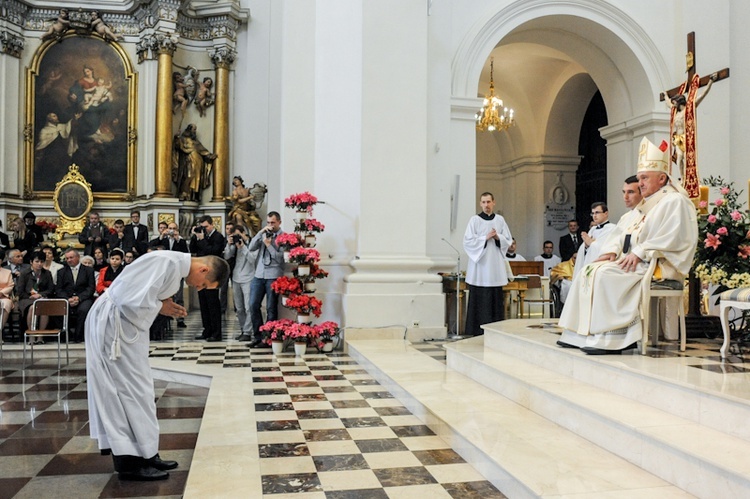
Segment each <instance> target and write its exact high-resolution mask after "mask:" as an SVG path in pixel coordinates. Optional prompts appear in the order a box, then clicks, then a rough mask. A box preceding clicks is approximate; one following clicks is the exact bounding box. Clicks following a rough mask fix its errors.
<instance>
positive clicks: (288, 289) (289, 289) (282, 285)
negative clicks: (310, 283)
mask: <svg viewBox="0 0 750 499" xmlns="http://www.w3.org/2000/svg"><path fill="white" fill-rule="evenodd" d="M271 289H272V290H273V292H274V293H276V294H277V295H285V296H289V295H292V294H299V293H301V292H302V286H300V283H299V279H294V278H292V277H287V276H281V277H279V278H278V279H276V280H275V281H273V282H272V283H271Z"/></svg>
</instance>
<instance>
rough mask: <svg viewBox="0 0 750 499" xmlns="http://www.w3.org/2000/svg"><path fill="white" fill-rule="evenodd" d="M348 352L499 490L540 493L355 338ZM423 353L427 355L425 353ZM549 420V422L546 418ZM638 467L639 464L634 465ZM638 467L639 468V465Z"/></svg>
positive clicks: (514, 493)
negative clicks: (466, 448) (375, 361)
mask: <svg viewBox="0 0 750 499" xmlns="http://www.w3.org/2000/svg"><path fill="white" fill-rule="evenodd" d="M348 348H349V355H350V356H351V357H352V358H353V359H355V360H356V361H357V362H358V363H359V364H360V365H361V366H362V367H363V368H364V369H365V370H367V371H368V373H369V374H370V375H371V376H373V377H374V378H375V379H376V380H377V381H378V382H379V383H381V384H382V385H384V387H385V388H387V389H388V390H389V391H390V392H391V393H392V394H393V395H394V396H395V397H396V398H397V399H399V401H400V402H401V403H403V404H404V405H405V406H406V407H407V408H408V409H409V410H410V411H411V412H412V414H414V415H415V416H417V417H418V418H419V419H421V420H422V421H423V422H424V423H425V424H426V425H427V426H428V427H430V428H431V429H432V430H433V431H435V433H436V434H437V435H438V436H440V437H441V438H443V439H444V440H446V443H448V444H450V445H451V447H452V448H453V450H455V451H456V452H457V453H459V454H460V455H461V456H462V457H463V458H464V459H465V460H466V461H467V462H468V463H470V464H471V465H472V466H474V468H476V469H477V470H478V471H479V472H480V473H481V474H482V475H483V476H485V478H487V479H488V480H489V481H490V482H492V483H493V484H494V485H495V486H496V487H498V489H500V490H502V491H503V493H505V494H507V495H508V497H514V498H515V497H540V495H539V494H538V493H537V492H535V491H534V490H533V489H532V488H531V486H530V485H528V484H526V483H524V482H523V481H522V480H521V479H519V478H517V477H516V476H514V475H513V474H512V473H511V472H510V471H508V470H507V469H506V468H505V467H504V466H503V465H502V464H501V461H502V458H503V457H504V456H503V455H500V456H496V455H495V454H493V453H492V451H491V450H485V448H484V447H485V446H484V445H483V444H482V443H481V442H475V441H474V439H472V438H471V437H470V436H464V435H463V434H462V433H461V432H460V430H458V429H456V428H455V427H454V425H453V424H451V423H450V422H449V421H448V420H447V419H446V418H444V417H442V416H441V414H440V413H439V412H438V411H435V410H433V409H432V408H430V406H429V404H428V403H425V402H422V401H421V400H419V398H418V396H416V395H412V394H411V393H410V392H409V390H408V388H407V387H404V386H402V385H401V384H400V383H399V382H398V381H396V380H394V379H393V378H392V377H391V376H389V375H388V374H387V373H385V372H384V371H383V370H382V369H380V367H379V366H377V365H375V364H373V363H372V362H371V361H370V360H369V359H368V358H367V357H366V356H365V355H364V354H362V353H361V352H360V351H359V350H358V348H357V344H356V342H354V343H353V344H349V346H348ZM426 357H427V356H426ZM430 360H431V361H432V362H438V361H436V360H434V359H430ZM461 376H462V377H464V378H466V383H473V384H476V385H478V386H484V385H481V384H479V383H477V382H476V381H474V380H472V379H470V378H468V377H466V376H465V375H461ZM452 395H453V394H452V393H450V392H447V391H446V396H452ZM494 398H496V399H503V400H506V401H507V400H508V399H506V398H505V397H503V396H502V395H499V394H496V393H490V394H488V400H492V399H494ZM523 410H524V411H528V412H529V414H530V415H533V416H534V417H538V418H541V419H545V420H546V418H544V417H543V416H539V415H537V414H536V413H534V412H533V411H530V410H529V409H525V408H523ZM423 413H427V416H432V417H434V418H435V419H436V420H437V423H435V422H433V423H432V424H431V423H430V422H429V421H428V420H427V419H429V418H428V417H423V416H422V414H423ZM550 424H552V423H551V422H550ZM440 425H443V426H444V427H447V428H448V429H449V431H450V438H445V436H444V433H443V432H440V431H439V430H438V428H437V427H438V426H440ZM558 427H559V431H560V432H561V433H564V434H567V435H571V436H573V437H574V438H576V439H578V440H579V441H580V445H581V446H592V448H594V447H595V448H597V450H598V451H600V452H605V453H606V454H609V455H611V456H612V457H613V458H615V459H617V460H618V461H625V459H623V458H622V457H619V456H616V455H615V454H614V453H612V452H609V451H607V450H606V449H602V448H601V447H600V446H598V445H596V444H595V443H593V442H590V441H589V440H587V439H585V438H583V437H581V436H579V435H577V434H576V433H575V432H572V431H570V430H568V429H566V428H563V427H561V426H558ZM456 440H458V442H460V443H463V444H465V445H468V446H470V447H471V448H473V449H475V450H476V451H477V452H479V453H481V454H482V456H484V458H483V459H475V458H472V456H470V455H466V453H463V452H462V451H461V449H460V448H459V446H457V445H455V441H456ZM488 463H491V464H492V465H493V466H492V468H493V470H494V471H491V472H488V471H487V470H486V468H487V465H488ZM630 464H631V465H632V466H635V467H638V466H637V465H635V464H632V463H630ZM638 468H640V467H638ZM641 469H642V468H641ZM643 471H644V472H645V473H648V474H651V475H653V473H651V472H649V471H648V470H643ZM540 474H545V472H544V470H540ZM498 476H499V477H500V478H493V477H498ZM665 484H666V488H668V489H671V490H675V491H679V492H680V493H684V492H683V491H681V490H680V489H678V488H677V487H675V486H673V485H671V484H670V483H669V482H667V481H665Z"/></svg>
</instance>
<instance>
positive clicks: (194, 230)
mask: <svg viewBox="0 0 750 499" xmlns="http://www.w3.org/2000/svg"><path fill="white" fill-rule="evenodd" d="M201 232H203V226H202V225H199V226H197V227H193V233H194V234H200V233H201Z"/></svg>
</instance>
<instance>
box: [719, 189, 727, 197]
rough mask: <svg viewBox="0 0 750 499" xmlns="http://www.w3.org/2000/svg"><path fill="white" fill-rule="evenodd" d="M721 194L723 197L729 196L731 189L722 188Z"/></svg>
mask: <svg viewBox="0 0 750 499" xmlns="http://www.w3.org/2000/svg"><path fill="white" fill-rule="evenodd" d="M720 192H721V195H722V196H726V195H727V194H729V187H722V188H721V191H720Z"/></svg>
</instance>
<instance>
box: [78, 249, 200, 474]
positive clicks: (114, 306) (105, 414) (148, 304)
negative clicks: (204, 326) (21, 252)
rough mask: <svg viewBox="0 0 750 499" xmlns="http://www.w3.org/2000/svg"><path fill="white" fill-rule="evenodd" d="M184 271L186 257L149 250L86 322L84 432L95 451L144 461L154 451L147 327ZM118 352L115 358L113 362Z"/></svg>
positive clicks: (156, 441)
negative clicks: (86, 427)
mask: <svg viewBox="0 0 750 499" xmlns="http://www.w3.org/2000/svg"><path fill="white" fill-rule="evenodd" d="M189 271H190V254H188V253H179V252H176V251H154V252H152V253H148V254H146V255H143V256H142V257H140V258H138V259H137V260H135V261H134V262H133V263H132V264H130V265H127V266H126V267H125V269H124V270H123V271H122V273H121V274H120V275H119V276H118V277H117V279H115V280H114V282H113V283H112V285H111V286H110V287H109V288H108V289H107V291H106V292H104V294H102V295H101V296H100V297H99V298H98V299H97V300H96V302H94V305H93V306H92V307H91V310H90V311H89V314H88V317H87V318H86V382H87V385H88V400H89V431H90V433H91V438H94V439H97V440H98V442H99V448H100V449H112V453H113V454H115V455H117V456H141V457H143V458H146V459H149V458H151V457H153V456H154V455H156V453H157V452H158V448H159V423H158V421H157V419H156V404H155V402H154V381H153V378H152V376H151V367H150V365H149V362H148V352H149V327H150V326H151V324H152V323H153V322H154V319H155V318H156V316H157V315H158V314H159V311H160V310H161V306H162V300H166V299H167V298H170V297H171V296H172V295H174V294H175V293H176V292H177V290H178V289H179V287H180V282H181V280H182V279H183V278H184V277H186V276H187V275H188V272H189ZM118 353H119V358H118Z"/></svg>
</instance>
